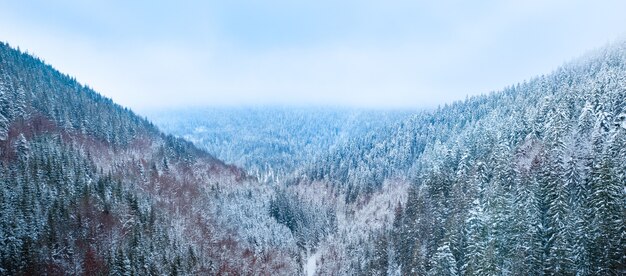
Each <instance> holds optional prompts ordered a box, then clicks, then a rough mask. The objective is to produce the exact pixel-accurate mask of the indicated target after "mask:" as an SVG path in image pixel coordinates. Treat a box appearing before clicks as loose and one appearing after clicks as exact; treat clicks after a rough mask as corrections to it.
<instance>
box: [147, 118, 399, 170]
mask: <svg viewBox="0 0 626 276" xmlns="http://www.w3.org/2000/svg"><path fill="white" fill-rule="evenodd" d="M145 114H146V115H147V116H148V118H149V119H150V120H152V121H153V122H154V123H155V124H156V125H157V126H158V127H159V128H160V129H162V130H163V131H165V132H167V133H170V134H173V135H175V136H177V137H182V138H185V139H186V140H188V141H191V142H193V143H194V144H195V145H197V146H198V147H200V148H202V149H205V150H206V151H208V152H210V153H211V154H214V155H215V156H216V157H218V158H219V159H221V160H224V161H226V162H229V163H232V164H235V165H237V166H241V167H242V168H245V169H246V171H247V172H248V173H249V174H251V175H254V176H257V177H258V178H259V179H262V180H264V181H274V182H276V181H279V180H280V179H283V178H284V177H285V176H287V175H290V174H293V173H296V172H298V171H300V170H301V169H302V168H303V167H304V166H305V165H306V164H307V163H309V162H310V161H311V160H313V159H315V158H316V157H318V156H322V155H325V154H327V153H328V150H329V149H331V148H335V147H336V146H337V145H342V144H344V143H345V142H346V141H348V140H350V139H352V138H353V137H360V136H364V135H366V134H367V133H369V132H372V131H374V130H376V131H380V130H385V129H386V128H387V126H389V125H393V124H395V123H396V122H398V121H401V120H404V119H406V118H407V117H408V116H409V115H410V113H409V111H406V110H398V111H396V110H363V109H356V108H338V107H335V108H330V107H300V108H297V107H277V106H265V107H264V106H258V107H230V108H228V107H217V108H216V107H213V108H210V107H209V108H194V109H172V110H166V111H159V110H153V111H151V112H146V113H145Z"/></svg>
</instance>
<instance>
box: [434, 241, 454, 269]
mask: <svg viewBox="0 0 626 276" xmlns="http://www.w3.org/2000/svg"><path fill="white" fill-rule="evenodd" d="M428 275H446V276H454V275H459V273H458V271H457V265H456V260H455V259H454V255H452V251H451V250H450V243H449V242H447V241H445V242H443V244H441V245H440V246H439V247H437V251H435V255H434V256H433V259H432V260H431V266H430V270H429V271H428Z"/></svg>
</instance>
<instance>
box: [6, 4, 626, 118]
mask: <svg viewBox="0 0 626 276" xmlns="http://www.w3.org/2000/svg"><path fill="white" fill-rule="evenodd" d="M60 3H61V4H58V3H55V4H49V3H48V4H46V3H44V4H43V5H40V6H38V5H36V4H33V5H32V6H20V5H21V4H15V3H14V4H11V5H7V7H6V9H3V10H1V11H0V30H1V31H0V39H2V40H6V41H8V42H10V43H11V44H12V45H19V46H20V47H22V48H23V49H28V50H29V51H30V52H33V53H35V54H36V55H37V56H40V57H42V58H43V59H44V60H46V61H47V62H48V63H50V64H52V65H53V66H55V67H56V68H58V69H59V70H60V71H62V72H65V73H69V74H71V75H74V76H76V77H77V79H78V80H79V81H81V82H83V83H87V84H89V85H90V86H91V87H93V88H95V89H96V90H97V91H99V92H101V93H103V94H104V95H107V96H109V97H111V98H113V100H115V101H117V102H119V103H121V104H123V105H125V106H129V107H132V108H154V107H168V106H185V105H241V104H295V105H302V104H332V105H350V106H368V107H424V106H429V107H430V106H434V105H437V104H442V103H446V102H451V101H453V100H458V99H463V98H465V96H466V95H468V94H469V95H474V94H480V93H487V92H489V91H491V90H497V89H500V88H502V87H504V86H506V85H509V84H513V83H515V82H520V81H523V80H524V79H528V78H530V77H532V76H534V75H538V74H543V73H549V72H550V71H551V70H553V69H555V68H556V67H557V66H559V65H560V64H561V63H562V62H564V61H567V60H569V59H572V58H574V57H576V56H578V55H581V54H583V53H584V51H586V50H589V49H591V48H594V47H599V46H602V45H603V44H605V43H606V42H608V41H610V40H613V39H616V38H617V37H619V36H620V35H622V34H623V32H624V31H626V27H624V26H626V17H623V16H622V15H621V11H623V10H626V3H624V4H622V2H620V1H615V2H610V1H604V2H602V1H601V3H596V2H593V3H591V2H585V1H550V2H546V1H524V2H519V1H483V2H480V3H473V2H467V1H438V2H432V3H419V2H415V1H391V2H385V3H384V4H381V3H380V2H374V1H346V2H341V3H336V2H335V1H315V2H306V1H303V2H300V1H299V2H295V3H294V2H291V1H276V0H275V1H269V2H254V3H256V4H250V3H246V4H244V3H243V2H239V1H228V2H225V1H219V2H217V1H216V2H210V1H209V2H202V1H198V2H193V1H183V2H181V3H180V4H173V3H171V2H169V3H170V4H167V5H165V4H154V3H152V2H149V3H148V2H142V1H138V2H134V1H133V2H130V3H127V2H115V1H107V2H102V3H100V4H99V5H98V6H91V5H87V4H85V3H84V2H80V1H61V2H60ZM56 4H58V5H59V6H55V5H56ZM581 18H585V19H586V20H581Z"/></svg>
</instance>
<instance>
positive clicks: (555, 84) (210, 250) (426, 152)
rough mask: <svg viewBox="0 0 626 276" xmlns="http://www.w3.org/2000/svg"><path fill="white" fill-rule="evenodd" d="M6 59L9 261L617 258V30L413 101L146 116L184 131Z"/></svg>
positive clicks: (93, 268) (549, 266)
mask: <svg viewBox="0 0 626 276" xmlns="http://www.w3.org/2000/svg"><path fill="white" fill-rule="evenodd" d="M0 58H1V59H0V108H1V109H0V205H1V206H2V210H3V211H2V213H1V217H0V274H2V275H4V274H7V275H14V274H53V275H55V274H84V275H94V274H98V275H102V274H114V275H131V274H134V275H136V274H140V275H152V274H159V275H160V274H187V275H207V274H208V275H214V274H224V275H226V274H227V275H241V274H244V275H267V274H277V275H298V274H311V273H316V274H320V275H384V274H389V275H459V274H462V275H538V274H550V275H620V274H624V273H626V257H625V256H626V224H625V221H624V218H625V214H626V209H625V208H626V42H620V43H615V44H612V45H609V46H607V47H605V48H602V49H599V50H596V51H594V52H592V53H589V54H587V55H585V56H584V57H582V58H580V59H578V60H575V61H573V62H569V63H567V64H565V65H563V66H562V67H560V68H558V69H556V70H555V71H554V72H553V73H551V74H549V75H545V76H539V77H536V78H534V79H531V80H528V81H524V82H522V83H519V84H515V85H512V86H510V87H506V88H504V89H503V90H502V91H498V92H493V93H491V94H488V95H483V96H477V97H472V98H469V99H467V100H465V101H459V102H454V103H452V104H449V105H445V106H442V107H439V108H437V109H436V110H429V111H417V112H412V114H410V115H408V114H407V112H385V113H383V112H381V111H367V112H365V111H354V110H350V111H345V110H344V111H341V110H338V109H331V108H328V109H323V108H321V109H314V110H313V109H308V110H307V109H302V110H296V109H282V108H270V109H265V108H253V109H230V110H229V109H213V110H211V109H197V110H191V111H168V112H158V113H154V114H151V115H150V117H151V118H152V119H154V120H155V121H157V125H159V126H162V127H163V129H165V130H166V131H167V132H169V133H170V134H171V135H175V136H171V135H166V134H163V133H161V132H160V130H158V129H157V128H156V127H155V126H154V125H153V124H152V123H150V122H149V121H147V120H145V119H142V118H141V117H138V116H136V115H135V114H134V113H133V112H132V111H130V110H128V109H125V108H122V107H120V106H118V105H116V104H115V103H113V102H112V101H111V100H109V99H106V98H104V97H102V96H100V95H99V94H97V93H96V92H94V91H92V90H91V89H89V88H88V87H86V86H84V85H81V84H79V83H78V82H76V81H75V80H74V79H72V78H71V77H69V76H66V75H63V74H61V73H59V72H57V71H56V70H54V69H53V68H52V67H50V66H49V65H46V64H44V63H43V62H41V61H40V60H38V59H37V58H34V57H32V56H30V55H28V54H25V53H21V52H20V51H18V50H14V49H12V48H10V47H9V46H8V45H6V44H2V45H0ZM175 137H182V138H175ZM184 139H189V140H190V141H191V142H188V141H187V140H184ZM192 142H193V143H195V146H194V145H193V144H192ZM199 148H202V150H201V149H199ZM205 150H206V151H205ZM211 154H214V155H215V156H218V158H222V159H226V160H227V161H228V162H229V163H235V164H237V165H238V166H240V167H242V168H243V169H240V168H239V167H236V166H233V165H226V164H225V163H224V162H222V161H220V160H219V159H218V158H215V157H213V155H211ZM246 170H247V171H246ZM268 175H270V176H271V177H268ZM261 178H263V179H261Z"/></svg>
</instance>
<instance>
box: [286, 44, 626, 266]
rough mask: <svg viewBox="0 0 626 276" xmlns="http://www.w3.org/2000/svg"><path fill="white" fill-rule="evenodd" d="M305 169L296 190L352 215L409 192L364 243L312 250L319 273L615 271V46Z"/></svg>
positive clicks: (624, 172)
mask: <svg viewBox="0 0 626 276" xmlns="http://www.w3.org/2000/svg"><path fill="white" fill-rule="evenodd" d="M307 171H308V174H307V176H306V177H304V178H303V179H301V180H299V182H296V183H301V184H300V185H308V184H307V183H311V182H313V183H315V182H323V183H327V185H328V187H329V190H331V191H332V193H334V194H335V195H336V196H337V197H339V198H344V200H345V202H348V203H349V202H354V203H353V205H354V206H358V205H364V204H368V202H370V201H371V197H372V195H376V194H379V193H381V192H383V193H384V191H381V187H384V183H385V182H386V181H389V180H390V179H397V178H402V179H409V181H410V183H411V185H410V187H409V189H408V192H407V193H408V198H407V200H406V202H396V203H395V205H394V206H391V207H389V208H395V212H394V218H393V222H388V223H389V224H388V226H387V227H382V228H379V229H375V230H372V232H371V233H370V236H369V238H368V239H367V241H368V242H366V243H365V244H367V246H362V245H361V246H360V244H363V243H364V242H363V241H362V240H354V239H353V238H352V237H351V236H350V235H344V236H342V237H341V238H340V239H339V240H338V239H337V238H334V239H332V241H330V242H327V243H325V245H323V246H321V248H320V251H321V253H320V254H321V255H320V257H319V263H320V264H319V267H318V270H319V271H321V272H323V273H329V274H331V273H340V274H342V273H348V271H357V272H358V273H357V274H361V273H362V274H405V275H406V274H418V275H425V274H429V275H458V274H463V275H503V274H504V275H508V274H514V275H540V274H548V275H620V274H621V275H623V274H624V273H626V224H625V221H624V218H625V216H626V209H625V208H626V43H624V42H621V43H617V44H614V45H610V46H608V47H606V48H603V49H600V50H597V51H595V52H592V53H590V54H588V55H587V56H585V57H583V58H580V59H578V60H576V61H574V62H570V63H568V64H566V65H564V66H562V67H560V68H559V69H557V70H556V71H554V72H553V73H551V74H549V75H546V76H540V77H537V78H534V79H532V80H529V81H526V82H523V83H519V84H516V85H513V86H510V87H507V88H505V89H504V90H502V91H499V92H496V93H491V94H490V95H485V96H480V97H473V98H470V99H468V100H466V101H462V102H455V103H453V104H451V105H447V106H443V107H440V108H439V109H438V110H436V111H434V112H422V113H418V114H416V115H415V116H413V117H412V118H411V119H408V120H406V121H404V122H402V123H400V124H399V125H397V127H396V130H395V131H393V132H391V133H372V134H370V135H368V136H365V137H358V138H356V139H354V140H352V141H350V142H348V143H346V145H344V146H343V147H336V148H335V149H334V150H333V151H332V152H330V153H329V154H327V155H326V157H322V158H320V159H318V160H316V161H315V162H314V163H313V164H312V165H311V166H310V167H309V168H308V169H307ZM303 183H304V184H303ZM366 225H367V224H364V225H363V226H362V227H363V228H367V226H366ZM359 246H360V248H361V249H360V251H358V252H360V253H359V254H355V253H354V248H358V247H359Z"/></svg>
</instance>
